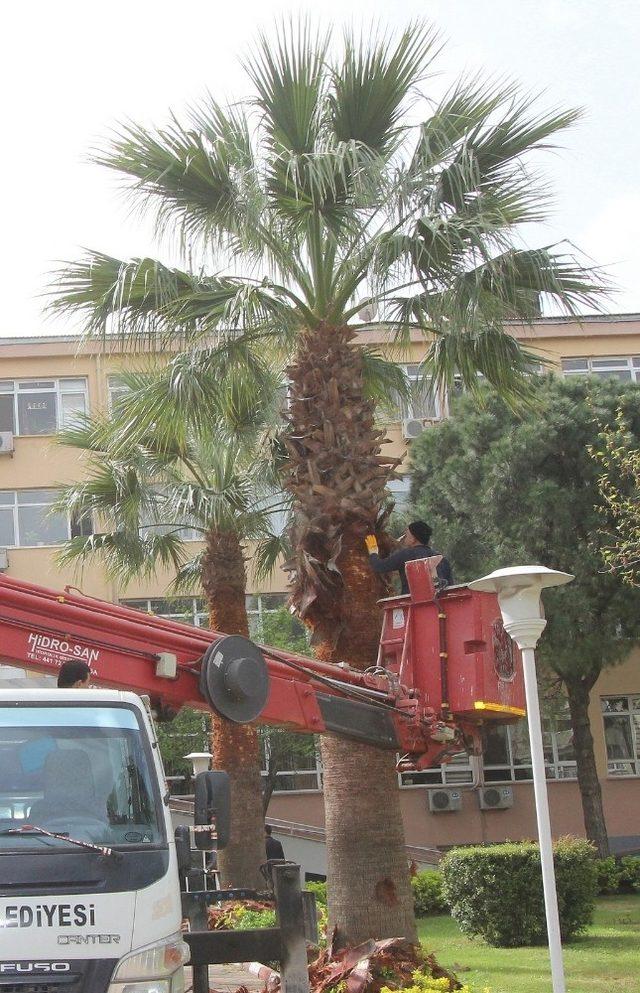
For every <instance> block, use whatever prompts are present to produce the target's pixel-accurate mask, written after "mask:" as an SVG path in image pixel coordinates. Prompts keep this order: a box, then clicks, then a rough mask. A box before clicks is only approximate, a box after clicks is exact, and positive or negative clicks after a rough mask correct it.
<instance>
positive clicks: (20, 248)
mask: <svg viewBox="0 0 640 993" xmlns="http://www.w3.org/2000/svg"><path fill="white" fill-rule="evenodd" d="M300 11H308V12H310V13H311V14H313V15H314V16H315V17H316V18H319V19H320V22H321V23H325V22H326V23H330V22H332V23H334V24H335V25H336V26H340V25H342V24H344V23H355V24H356V25H360V24H363V25H365V26H368V25H370V24H375V23H378V24H380V25H382V26H385V25H388V26H391V27H395V26H403V25H405V24H406V23H407V22H409V21H410V20H411V19H413V18H416V17H422V18H427V19H428V20H431V21H433V22H434V23H435V24H436V25H437V26H438V27H439V29H440V30H441V33H442V36H443V38H444V39H446V40H447V42H448V44H447V47H446V49H445V51H444V53H443V55H442V56H441V57H440V61H439V69H440V71H441V72H442V77H441V80H436V81H435V82H434V84H433V85H434V87H435V88H437V87H439V86H441V85H443V81H444V80H450V79H453V78H454V77H455V76H456V75H457V74H459V73H460V72H464V71H467V72H475V71H478V70H485V71H486V72H487V73H488V74H489V75H492V76H494V77H502V78H504V77H507V78H511V79H514V78H515V79H518V80H519V81H520V82H521V83H522V85H523V86H524V88H525V89H526V90H528V91H533V92H541V91H542V92H543V93H544V96H543V103H544V104H545V105H546V106H548V107H556V106H564V107H566V106H581V107H583V108H584V111H585V117H584V120H583V122H582V123H581V124H580V125H579V126H577V127H576V128H575V129H574V130H573V131H572V132H570V133H567V134H566V136H565V139H564V148H563V149H562V150H561V151H559V152H555V153H553V154H552V155H550V156H549V157H548V158H547V159H546V160H545V170H546V173H547V176H548V177H549V179H550V180H551V182H552V184H553V187H554V189H555V194H556V201H557V206H556V211H555V214H554V216H553V219H552V222H551V224H550V225H549V226H548V228H547V230H537V231H534V232H532V237H534V238H535V240H536V241H537V243H539V244H542V243H545V242H548V241H551V240H559V239H563V238H566V239H569V240H570V241H571V242H573V243H574V244H575V245H577V246H579V247H580V248H581V249H582V250H583V251H584V252H585V253H587V255H588V256H589V257H590V258H591V259H593V260H594V261H595V262H597V263H598V264H601V265H607V266H608V268H609V271H610V273H611V275H612V277H613V278H614V279H615V281H616V283H617V285H618V287H619V292H618V293H617V295H616V296H615V297H614V298H613V299H612V300H611V302H610V305H609V309H611V310H616V311H630V310H640V284H639V281H638V275H637V274H638V269H639V268H640V237H639V232H640V188H639V184H638V170H639V164H640V85H639V82H640V78H639V77H640V68H639V66H640V60H639V59H638V51H640V4H639V3H638V2H637V0H607V2H605V0H422V2H413V0H367V2H362V0H324V3H322V4H318V2H317V0H314V2H313V3H311V2H306V0H304V2H297V3H296V2H293V0H292V2H290V3H288V4H287V3H281V2H278V3H276V2H273V0H236V2H226V0H180V2H176V0H174V2H167V0H109V3H107V4H96V3H91V2H87V0H81V2H80V0H56V2H54V3H49V2H45V0H31V2H26V3H24V4H21V5H18V4H12V5H10V6H9V7H7V8H5V11H4V13H3V29H4V30H3V36H4V37H3V42H4V44H3V56H2V60H1V61H0V92H1V93H2V115H1V119H2V130H3V138H4V140H3V149H2V155H1V156H0V178H1V185H0V189H1V190H2V195H3V211H2V222H3V223H2V235H3V236H2V239H1V241H0V259H1V261H0V266H1V271H2V277H3V284H4V286H3V306H2V313H1V318H0V335H4V336H8V335H22V334H42V333H55V332H63V331H65V330H70V329H71V328H70V327H69V326H68V325H67V327H62V326H61V325H60V322H59V320H57V321H53V320H52V319H51V318H50V317H49V318H45V317H43V315H42V293H43V290H44V288H45V286H46V280H47V275H46V274H47V272H48V271H49V270H50V269H51V268H52V267H53V266H54V265H55V262H56V260H60V259H73V258H76V257H77V256H78V255H79V253H80V251H81V248H82V247H83V246H85V247H90V248H94V249H99V250H102V251H105V252H108V253H111V254H113V255H116V256H120V257H126V256H127V255H139V254H146V253H154V254H155V251H154V246H153V242H152V238H151V232H150V229H149V227H147V226H145V225H143V224H141V223H140V221H139V220H137V219H135V218H133V217H132V216H130V215H129V214H128V210H127V207H126V205H125V204H124V203H123V201H122V198H121V197H120V196H119V194H118V190H117V184H116V182H115V180H114V177H113V176H111V175H109V174H106V173H105V172H104V171H103V170H101V169H99V168H98V167H97V166H94V165H92V164H90V163H89V162H88V161H87V159H88V153H89V151H90V149H91V148H92V147H95V146H96V145H97V144H98V143H99V142H100V141H101V140H103V139H104V138H105V136H106V135H108V133H109V130H110V129H111V128H113V127H114V126H115V125H116V124H117V123H118V122H119V121H122V120H124V119H126V118H130V119H132V120H135V121H136V122H138V123H151V122H158V123H161V122H163V121H164V120H165V119H166V113H167V110H168V108H172V109H175V110H177V111H179V110H180V108H181V107H183V106H184V105H185V104H188V103H190V102H193V101H195V100H197V99H198V97H200V96H201V95H202V94H203V93H204V91H205V90H207V89H208V90H210V91H211V92H212V93H213V94H214V95H215V96H216V97H217V98H218V99H220V100H221V101H223V100H225V99H228V98H234V97H237V96H238V95H243V94H244V93H245V92H246V84H245V81H244V77H243V75H242V72H241V70H240V68H239V65H238V56H239V55H241V54H243V53H244V52H246V51H247V48H248V46H249V45H250V43H251V40H252V38H253V37H254V36H255V33H256V31H257V29H258V28H260V27H264V28H268V27H269V26H270V25H271V24H272V23H273V21H274V19H275V18H276V17H278V16H280V15H282V14H289V13H291V12H300ZM320 11H321V14H320V13H319V12H320ZM164 257H165V259H166V255H165V256H164Z"/></svg>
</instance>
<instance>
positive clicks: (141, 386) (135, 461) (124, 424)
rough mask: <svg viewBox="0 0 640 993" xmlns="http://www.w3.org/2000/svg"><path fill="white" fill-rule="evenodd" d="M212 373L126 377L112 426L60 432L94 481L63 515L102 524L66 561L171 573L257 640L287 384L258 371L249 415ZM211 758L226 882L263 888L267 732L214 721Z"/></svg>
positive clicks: (221, 623) (181, 588)
mask: <svg viewBox="0 0 640 993" xmlns="http://www.w3.org/2000/svg"><path fill="white" fill-rule="evenodd" d="M208 364H209V366H210V367H211V366H212V365H213V366H215V367H216V372H219V366H220V361H219V356H217V355H211V354H210V355H209V356H208ZM204 366H205V358H204V356H203V355H200V356H199V376H192V375H186V376H185V361H184V360H183V359H181V357H178V358H177V359H175V360H174V361H173V362H172V363H171V364H170V365H168V366H167V367H165V368H161V369H159V370H157V371H154V372H134V373H132V372H125V373H122V374H121V376H120V381H121V383H122V385H123V386H124V387H125V389H126V390H127V392H126V393H125V395H124V396H123V397H122V398H121V399H120V400H119V401H118V403H117V409H116V410H115V411H113V412H112V414H111V416H110V417H106V416H104V415H103V416H100V415H97V416H94V417H93V418H90V419H87V420H86V421H85V422H84V423H82V424H80V425H77V426H75V427H72V428H70V429H68V430H67V431H65V432H63V433H62V434H61V436H60V441H61V443H63V444H65V445H72V446H73V447H75V448H77V449H80V450H81V451H83V452H85V453H87V454H88V466H87V469H88V472H87V477H86V479H85V481H84V482H82V483H77V484H73V485H71V486H67V487H64V488H63V490H62V492H61V495H60V498H59V505H60V506H64V507H72V508H74V512H75V513H78V514H80V515H83V514H85V515H86V514H91V515H92V516H93V517H94V519H95V520H100V522H101V524H103V525H104V530H103V531H101V532H99V533H96V534H93V535H91V536H90V537H87V538H82V537H81V538H73V539H71V540H70V541H68V542H67V544H66V547H65V548H64V549H63V552H62V556H61V557H62V560H63V561H65V562H72V561H74V562H76V563H77V561H78V560H80V561H82V560H85V559H87V558H88V557H91V556H96V555H97V556H99V557H101V558H102V559H103V560H104V561H105V563H106V565H107V569H108V572H109V573H110V575H111V576H112V577H113V578H116V579H117V580H120V581H122V582H124V583H126V582H127V581H128V580H130V579H131V578H132V577H134V576H152V575H153V574H154V573H155V572H156V571H157V569H158V568H160V567H165V568H166V567H168V568H169V569H170V570H172V571H173V572H174V573H175V580H174V582H173V584H172V587H173V590H172V591H173V592H174V593H176V594H179V593H191V594H193V593H194V592H195V591H199V590H202V592H203V593H204V596H205V599H206V603H207V607H208V611H209V622H210V626H211V627H212V628H213V629H214V630H217V631H222V632H225V633H227V634H241V635H244V636H245V637H249V624H248V618H247V610H246V599H245V595H246V592H247V576H246V569H245V559H246V556H247V547H248V545H249V543H254V542H255V543H257V560H258V563H259V569H258V571H259V573H260V566H261V568H262V572H263V573H264V572H265V571H267V570H268V568H269V564H270V563H273V562H274V561H275V558H276V557H277V554H278V552H279V551H281V550H282V542H281V539H280V537H279V535H278V534H277V533H274V532H273V530H272V528H271V522H272V515H273V514H274V512H276V511H280V510H281V509H282V503H283V495H282V494H280V495H278V491H277V478H276V476H275V474H274V469H273V459H272V458H271V448H270V444H269V440H268V438H267V437H266V435H265V431H266V429H267V428H268V427H269V426H270V416H269V415H270V413H271V409H270V408H271V407H272V406H273V398H274V394H275V385H276V384H277V382H278V380H277V378H276V379H275V380H273V379H272V378H271V377H270V374H269V370H268V368H262V369H260V376H259V377H258V378H257V379H256V378H255V377H254V381H253V385H254V390H252V391H251V399H250V400H249V402H248V405H247V401H245V400H243V397H245V396H247V394H246V393H244V392H243V389H242V388H241V387H240V388H237V389H236V388H235V387H234V385H233V384H230V383H227V388H226V389H224V390H221V391H218V390H217V386H218V385H219V380H218V379H217V377H216V379H214V380H211V379H210V380H208V381H207V380H206V377H205V374H204V372H203V369H204ZM210 372H211V368H209V374H210ZM236 386H237V384H236ZM203 390H204V393H203ZM234 396H235V399H236V402H235V403H231V398H232V397H234ZM203 400H204V404H205V406H204V409H203ZM221 408H222V409H221ZM230 420H231V421H233V422H234V424H233V428H234V429H233V430H231V431H229V422H230ZM189 539H198V540H200V541H202V542H203V547H202V550H201V551H199V552H197V554H193V547H194V546H193V545H192V544H189ZM211 748H212V753H213V758H214V763H215V766H216V768H219V769H225V770H226V771H227V772H228V773H229V776H230V778H231V784H232V809H231V818H232V824H233V828H234V830H233V831H232V838H231V842H230V844H229V845H228V846H227V847H226V848H225V850H224V851H223V852H220V853H219V863H218V869H219V872H220V876H221V880H222V881H223V882H224V884H226V885H231V886H247V887H258V886H260V884H261V882H262V880H261V876H260V873H259V866H260V865H261V864H262V863H263V862H264V860H265V851H264V818H263V813H262V776H261V758H260V745H259V740H258V736H257V731H256V729H255V728H254V727H252V726H250V725H236V724H232V723H230V722H229V721H227V720H224V719H223V718H221V717H217V716H215V715H212V734H211Z"/></svg>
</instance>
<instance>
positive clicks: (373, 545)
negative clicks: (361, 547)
mask: <svg viewBox="0 0 640 993" xmlns="http://www.w3.org/2000/svg"><path fill="white" fill-rule="evenodd" d="M364 543H365V545H366V546H367V551H368V553H369V555H377V554H378V539H377V538H376V536H375V534H368V535H367V537H366V538H365V539H364Z"/></svg>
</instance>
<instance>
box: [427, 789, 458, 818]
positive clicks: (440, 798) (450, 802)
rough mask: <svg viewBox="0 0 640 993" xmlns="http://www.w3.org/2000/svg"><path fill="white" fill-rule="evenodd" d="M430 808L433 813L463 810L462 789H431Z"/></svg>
mask: <svg viewBox="0 0 640 993" xmlns="http://www.w3.org/2000/svg"><path fill="white" fill-rule="evenodd" d="M429 810H430V811H431V813H432V814H447V813H449V811H452V810H462V793H461V792H460V790H429Z"/></svg>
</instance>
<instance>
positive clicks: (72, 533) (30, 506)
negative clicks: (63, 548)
mask: <svg viewBox="0 0 640 993" xmlns="http://www.w3.org/2000/svg"><path fill="white" fill-rule="evenodd" d="M58 496H59V492H58V490H0V546H2V547H3V548H12V547H13V548H25V547H30V548H32V547H35V546H38V545H60V544H62V542H63V541H67V540H68V539H69V538H73V537H76V536H82V537H86V536H88V535H90V534H92V533H93V528H92V522H91V518H90V516H89V515H86V514H85V515H82V517H80V518H75V519H70V518H69V517H68V516H67V514H64V513H58V512H55V513H53V512H52V509H51V508H52V506H53V504H54V502H55V501H56V500H57V499H58Z"/></svg>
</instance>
